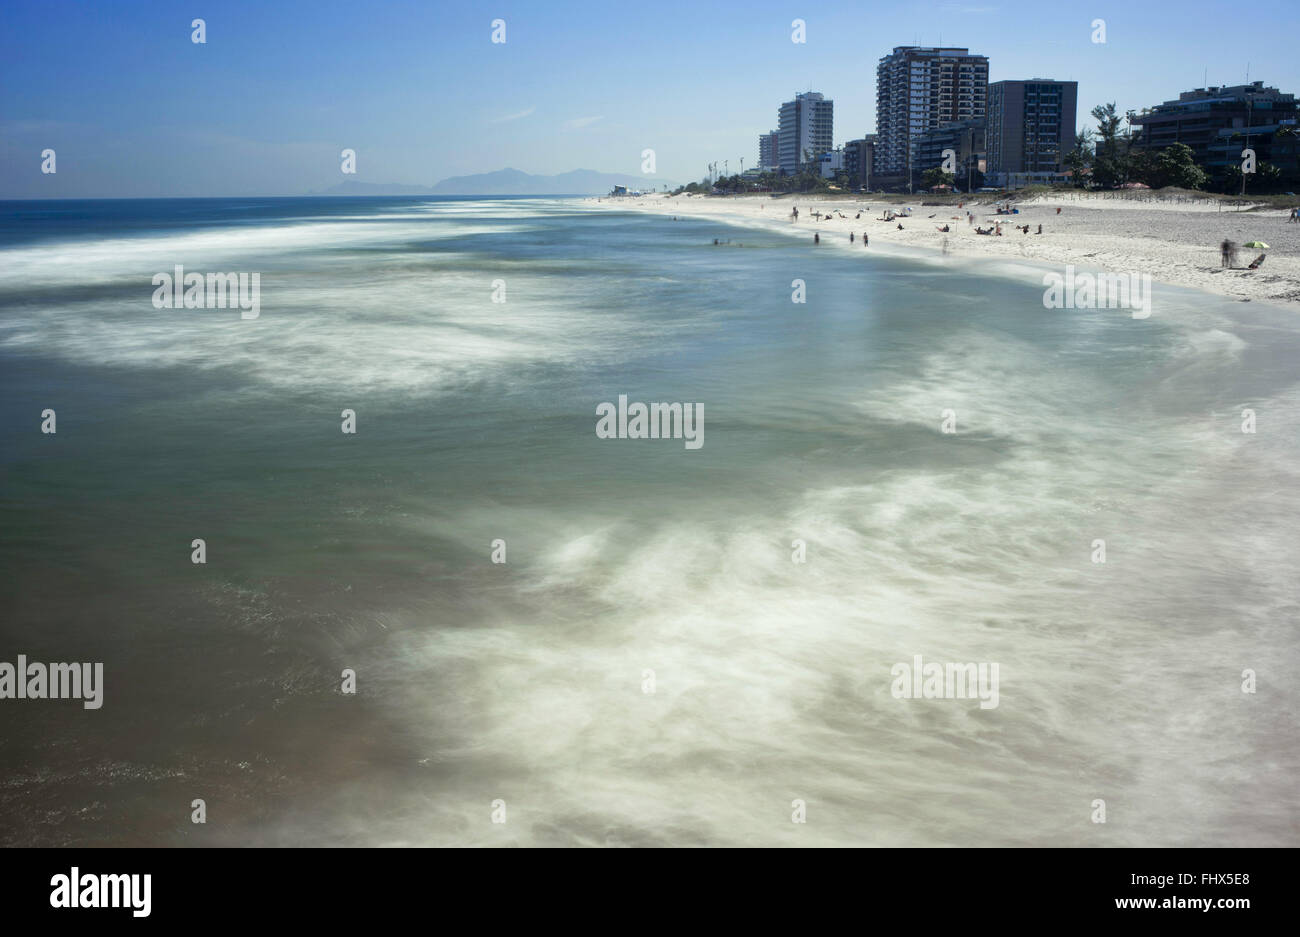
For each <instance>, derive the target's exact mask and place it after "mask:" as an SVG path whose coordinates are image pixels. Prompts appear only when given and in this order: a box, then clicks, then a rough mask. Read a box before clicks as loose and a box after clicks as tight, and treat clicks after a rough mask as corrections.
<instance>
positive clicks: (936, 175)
mask: <svg viewBox="0 0 1300 937" xmlns="http://www.w3.org/2000/svg"><path fill="white" fill-rule="evenodd" d="M956 184H957V177H956V176H954V175H953V174H952V173H950V172H944V171H943V170H942V169H941V168H939V167H938V166H935V167H933V168H932V169H927V170H926V171H925V172H923V173H921V185H922V186H923V187H924V188H927V189H932V188H934V187H935V186H936V185H956Z"/></svg>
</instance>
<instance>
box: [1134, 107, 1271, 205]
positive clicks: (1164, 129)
mask: <svg viewBox="0 0 1300 937" xmlns="http://www.w3.org/2000/svg"><path fill="white" fill-rule="evenodd" d="M1296 117H1297V114H1296V99H1295V95H1293V94H1283V93H1282V92H1280V91H1278V89H1277V88H1266V87H1265V86H1264V82H1262V81H1255V82H1251V83H1250V84H1248V85H1230V86H1225V85H1219V86H1215V87H1209V88H1196V89H1195V90H1192V91H1184V92H1182V93H1181V94H1179V95H1178V100H1177V101H1165V102H1164V103H1163V104H1158V105H1156V106H1155V107H1153V108H1151V109H1150V110H1149V111H1145V112H1144V113H1141V114H1133V115H1131V118H1130V123H1131V125H1132V126H1133V127H1135V128H1136V132H1135V134H1134V136H1133V141H1132V142H1133V146H1134V147H1135V148H1137V149H1149V150H1162V149H1164V148H1165V147H1167V146H1169V145H1170V144H1173V143H1185V144H1186V145H1187V146H1189V147H1191V150H1192V153H1193V154H1194V156H1195V159H1196V162H1197V163H1198V164H1199V165H1200V167H1201V168H1202V169H1204V170H1205V171H1206V172H1207V173H1208V174H1209V176H1210V179H1211V180H1212V182H1213V184H1214V185H1216V186H1218V185H1222V184H1223V183H1224V181H1225V176H1226V174H1227V170H1228V167H1229V166H1240V165H1241V161H1242V155H1241V151H1242V150H1243V149H1246V148H1247V147H1249V148H1250V149H1253V150H1254V151H1255V158H1256V163H1257V165H1258V164H1259V163H1272V164H1274V165H1278V166H1280V168H1282V169H1283V170H1284V171H1285V170H1286V169H1288V168H1293V167H1288V166H1286V165H1284V164H1285V163H1286V162H1293V161H1294V160H1295V148H1294V143H1293V142H1292V141H1293V140H1294V138H1291V139H1290V140H1285V138H1284V140H1283V141H1278V140H1276V139H1275V135H1276V134H1277V132H1278V130H1280V129H1281V128H1283V127H1291V128H1294V127H1295V126H1296ZM1278 144H1280V145H1278Z"/></svg>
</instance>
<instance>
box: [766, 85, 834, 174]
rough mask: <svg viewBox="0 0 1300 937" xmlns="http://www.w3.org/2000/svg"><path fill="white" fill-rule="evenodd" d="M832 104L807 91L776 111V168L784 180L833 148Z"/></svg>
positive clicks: (822, 96) (816, 93)
mask: <svg viewBox="0 0 1300 937" xmlns="http://www.w3.org/2000/svg"><path fill="white" fill-rule="evenodd" d="M834 114H835V102H834V101H828V100H826V98H825V96H824V95H822V94H819V93H818V92H816V91H806V92H803V93H800V94H796V95H795V96H794V100H793V101H786V102H785V103H784V104H782V105H781V107H780V110H779V111H778V116H779V120H778V122H777V137H778V151H779V155H778V160H777V162H778V166H779V168H780V171H781V175H783V176H791V175H794V174H795V173H797V172H799V170H800V169H801V168H802V167H803V166H804V164H806V163H815V162H816V161H817V160H818V159H819V158H820V157H821V155H822V154H823V153H825V152H827V151H828V150H831V149H833V148H834V143H833V142H832V133H833V129H834Z"/></svg>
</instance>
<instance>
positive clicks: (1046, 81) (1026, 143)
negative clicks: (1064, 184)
mask: <svg viewBox="0 0 1300 937" xmlns="http://www.w3.org/2000/svg"><path fill="white" fill-rule="evenodd" d="M1078 101H1079V83H1078V82H1077V81H1057V80H1056V79H1054V78H1031V79H1028V80H1023V81H1021V80H1015V81H995V82H993V83H992V84H990V85H989V108H988V132H987V137H988V141H987V142H988V176H989V178H988V182H989V184H990V185H998V186H1009V185H1012V184H1013V183H1015V184H1016V187H1019V186H1023V185H1026V184H1028V183H1030V182H1043V183H1048V182H1051V181H1052V180H1054V179H1057V178H1059V177H1060V173H1061V172H1062V170H1063V169H1064V165H1063V162H1062V161H1063V160H1064V159H1065V155H1066V154H1067V153H1069V152H1070V150H1072V149H1074V141H1075V130H1074V122H1075V118H1076V116H1077V113H1076V112H1077V109H1078Z"/></svg>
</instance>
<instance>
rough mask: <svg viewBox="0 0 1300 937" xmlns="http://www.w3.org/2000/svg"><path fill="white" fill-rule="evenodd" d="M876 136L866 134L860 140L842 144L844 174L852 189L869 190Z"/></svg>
mask: <svg viewBox="0 0 1300 937" xmlns="http://www.w3.org/2000/svg"><path fill="white" fill-rule="evenodd" d="M875 154H876V135H875V134H874V133H869V134H866V135H865V136H864V137H862V138H861V139H860V140H850V141H849V142H848V143H846V144H844V172H845V173H846V174H847V175H848V177H849V187H850V188H852V189H862V190H864V191H865V190H870V188H871V165H872V163H873V162H874V160H875Z"/></svg>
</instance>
